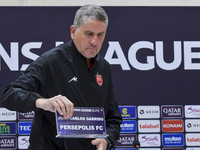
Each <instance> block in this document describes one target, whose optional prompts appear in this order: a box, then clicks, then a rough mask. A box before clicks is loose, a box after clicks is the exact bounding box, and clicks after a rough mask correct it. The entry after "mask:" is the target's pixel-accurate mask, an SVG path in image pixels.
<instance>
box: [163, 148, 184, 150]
mask: <svg viewBox="0 0 200 150" xmlns="http://www.w3.org/2000/svg"><path fill="white" fill-rule="evenodd" d="M163 150H184V149H183V148H163Z"/></svg>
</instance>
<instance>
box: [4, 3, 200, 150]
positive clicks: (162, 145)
mask: <svg viewBox="0 0 200 150" xmlns="http://www.w3.org/2000/svg"><path fill="white" fill-rule="evenodd" d="M77 8H78V7H0V20H1V25H0V81H1V84H0V92H1V93H2V91H3V89H4V88H5V87H6V86H7V85H8V84H9V83H10V82H12V81H14V80H15V79H16V78H17V77H18V76H19V75H20V72H21V71H24V70H25V69H26V68H27V66H28V65H29V64H30V63H31V62H32V61H33V60H35V59H36V58H37V57H38V56H40V55H41V54H42V53H44V52H45V51H47V50H50V49H51V48H53V47H55V46H56V45H58V44H60V43H65V42H68V41H69V40H70V25H71V24H72V23H73V17H74V14H75V12H76V10H77ZM104 9H105V10H106V11H107V13H108V16H109V26H108V30H107V35H106V38H105V41H104V44H103V46H102V49H101V51H100V54H101V55H102V56H103V57H104V58H105V59H106V60H107V61H108V62H109V63H110V64H111V69H112V75H113V84H114V90H115V97H116V100H117V103H118V104H119V108H120V111H121V113H122V116H123V124H122V125H121V128H122V131H121V135H120V138H119V140H118V142H117V145H116V148H115V149H118V150H121V149H123V150H124V149H129V150H131V149H134V148H133V145H132V143H133V141H134V140H138V141H140V143H141V150H199V149H200V104H199V98H200V26H199V25H200V18H199V16H200V7H104ZM33 116H34V112H27V113H19V112H15V111H8V110H7V109H5V108H3V107H2V106H1V104H0V149H2V148H4V149H26V148H27V147H28V145H29V142H28V138H29V134H30V130H31V123H32V117H33Z"/></svg>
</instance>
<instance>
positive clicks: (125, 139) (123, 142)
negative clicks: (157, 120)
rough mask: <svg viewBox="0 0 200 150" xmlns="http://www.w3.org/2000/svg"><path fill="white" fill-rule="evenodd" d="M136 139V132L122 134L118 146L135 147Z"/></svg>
mask: <svg viewBox="0 0 200 150" xmlns="http://www.w3.org/2000/svg"><path fill="white" fill-rule="evenodd" d="M135 140H136V134H120V137H119V139H118V140H117V143H116V147H133V141H135Z"/></svg>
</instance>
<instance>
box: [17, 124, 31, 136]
mask: <svg viewBox="0 0 200 150" xmlns="http://www.w3.org/2000/svg"><path fill="white" fill-rule="evenodd" d="M31 125H32V122H19V123H18V133H19V134H30V132H31Z"/></svg>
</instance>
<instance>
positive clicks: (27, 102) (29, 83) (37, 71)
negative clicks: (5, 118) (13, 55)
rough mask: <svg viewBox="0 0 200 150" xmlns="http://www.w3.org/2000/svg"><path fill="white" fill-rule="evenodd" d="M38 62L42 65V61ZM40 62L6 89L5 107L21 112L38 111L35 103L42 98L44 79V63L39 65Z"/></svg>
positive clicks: (3, 99)
mask: <svg viewBox="0 0 200 150" xmlns="http://www.w3.org/2000/svg"><path fill="white" fill-rule="evenodd" d="M38 61H39V64H40V63H41V62H40V61H41V60H40V59H39V60H38ZM38 61H36V62H33V63H31V64H30V65H29V67H28V68H27V70H26V71H25V72H23V73H22V74H21V76H20V77H19V78H17V79H16V80H15V81H14V82H12V83H11V84H10V85H8V86H7V87H6V88H5V89H4V91H3V93H2V96H1V101H2V106H3V107H5V108H7V109H9V110H15V111H19V112H28V111H32V110H34V109H36V106H35V101H36V100H37V99H38V98H41V97H42V96H41V95H40V94H39V92H38V91H39V89H40V86H41V82H42V81H43V78H44V75H43V72H44V71H43V67H42V66H43V65H42V64H43V63H41V64H40V65H38V63H37V62H38Z"/></svg>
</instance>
